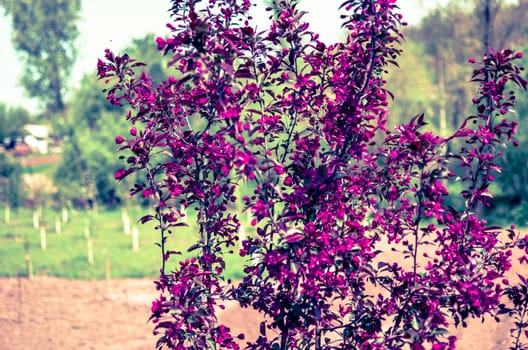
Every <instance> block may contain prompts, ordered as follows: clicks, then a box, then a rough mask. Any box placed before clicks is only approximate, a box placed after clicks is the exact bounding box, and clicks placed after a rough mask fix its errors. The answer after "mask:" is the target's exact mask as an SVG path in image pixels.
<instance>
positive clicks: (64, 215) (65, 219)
mask: <svg viewBox="0 0 528 350" xmlns="http://www.w3.org/2000/svg"><path fill="white" fill-rule="evenodd" d="M62 222H63V223H67V222H68V208H66V207H63V208H62Z"/></svg>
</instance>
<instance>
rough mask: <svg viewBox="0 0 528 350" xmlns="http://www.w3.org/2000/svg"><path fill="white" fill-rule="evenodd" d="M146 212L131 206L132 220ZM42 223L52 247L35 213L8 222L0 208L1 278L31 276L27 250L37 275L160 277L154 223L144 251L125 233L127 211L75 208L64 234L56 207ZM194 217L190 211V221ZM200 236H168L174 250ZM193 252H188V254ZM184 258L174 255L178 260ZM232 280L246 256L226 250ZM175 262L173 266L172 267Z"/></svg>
mask: <svg viewBox="0 0 528 350" xmlns="http://www.w3.org/2000/svg"><path fill="white" fill-rule="evenodd" d="M141 214H142V211H140V209H139V208H132V209H130V210H129V216H130V218H131V220H132V222H135V221H136V220H137V218H139V217H140V216H141ZM42 217H43V220H41V223H40V225H41V226H42V227H44V228H45V229H46V250H45V251H43V250H42V249H41V239H40V236H41V234H40V229H35V228H34V227H33V221H32V211H30V210H29V209H19V210H18V211H16V212H12V213H11V220H10V222H9V223H5V220H4V208H1V207H0V276H3V277H6V276H26V275H27V268H26V251H27V252H28V253H29V254H28V256H29V257H30V260H31V264H32V267H33V274H34V275H45V276H57V277H63V278H82V279H102V278H105V277H106V275H107V274H108V268H107V267H108V266H109V267H110V269H109V271H110V277H111V278H125V277H153V278H155V277H157V276H158V274H159V269H160V263H161V257H160V249H159V247H157V246H156V245H155V243H156V242H158V241H159V231H157V230H155V229H154V228H153V224H146V225H138V231H139V250H138V251H133V250H132V235H127V234H125V233H124V232H123V224H122V221H121V211H120V210H113V211H99V212H86V211H72V210H70V211H69V220H68V222H67V223H62V224H61V233H60V234H57V233H55V221H56V220H60V218H61V215H60V213H58V212H55V211H53V210H52V209H44V210H43V215H42ZM193 219H194V217H193V214H192V213H189V223H190V224H191V223H193V222H194V221H193ZM87 225H89V228H90V230H89V236H90V240H91V241H92V246H93V260H94V264H93V265H91V264H90V263H89V261H88V248H87V247H88V240H87V239H86V237H85V227H86V226H87ZM196 238H197V230H196V228H195V227H193V226H192V225H191V226H189V227H182V228H177V229H175V230H174V233H173V234H172V235H171V236H170V237H169V239H168V245H169V248H170V249H171V250H182V251H185V250H186V249H187V247H188V246H190V245H191V244H193V242H194V241H195V240H196ZM190 256H191V255H190V254H189V253H186V254H184V255H183V256H182V257H183V258H187V257H190ZM178 258H180V259H181V257H180V256H173V257H172V258H171V260H170V261H171V262H172V264H176V263H177V261H178ZM224 259H225V260H226V264H227V266H226V278H231V279H238V278H240V277H241V276H242V269H243V266H244V264H245V262H244V260H243V259H242V258H240V257H238V255H237V254H234V255H231V254H226V255H225V256H224ZM170 266H171V265H169V267H170Z"/></svg>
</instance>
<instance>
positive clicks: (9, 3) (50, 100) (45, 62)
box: [0, 0, 81, 117]
mask: <svg viewBox="0 0 528 350" xmlns="http://www.w3.org/2000/svg"><path fill="white" fill-rule="evenodd" d="M0 6H2V7H3V8H4V9H5V11H6V14H8V15H10V16H11V19H12V24H13V25H12V30H13V36H12V41H13V44H14V47H15V50H17V51H18V53H19V54H20V57H21V59H22V60H23V62H24V71H23V74H22V78H21V83H22V86H23V87H24V88H25V89H26V91H27V93H28V95H29V96H31V97H35V98H37V99H38V100H39V101H40V102H41V103H42V104H43V107H44V109H45V113H46V114H47V115H48V117H49V116H50V115H51V114H54V113H59V114H60V113H62V112H64V109H65V102H64V92H65V89H66V88H67V86H66V81H67V79H68V76H69V75H70V73H71V69H72V67H73V63H74V61H75V56H76V49H75V40H76V38H77V36H78V35H79V32H78V30H77V26H76V22H77V19H78V14H79V11H80V9H81V1H80V0H0Z"/></svg>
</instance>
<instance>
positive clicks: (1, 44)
mask: <svg viewBox="0 0 528 350" xmlns="http://www.w3.org/2000/svg"><path fill="white" fill-rule="evenodd" d="M254 2H257V1H254ZM329 2H333V3H335V5H334V6H330V5H328V3H329ZM438 2H443V0H437V1H432V0H399V6H400V8H401V9H402V13H403V15H404V19H405V20H406V21H407V22H409V23H411V24H415V23H418V22H419V20H420V18H421V17H422V16H423V15H424V14H425V13H426V10H427V9H430V8H433V7H434V6H435V5H436V4H437V3H438ZM340 3H341V1H340V0H330V1H329V0H303V1H302V3H301V5H302V8H303V9H305V10H307V11H308V12H310V14H309V15H308V16H307V17H306V18H307V20H308V22H309V23H310V25H311V29H312V30H313V31H315V32H318V33H320V35H321V37H322V39H323V40H328V41H330V40H335V38H336V37H337V34H338V32H339V26H340V21H339V17H338V16H337V15H336V13H337V7H338V6H339V4H340ZM82 6H83V8H82V11H81V20H80V21H79V24H78V25H79V32H80V36H79V38H78V41H77V48H78V57H77V61H76V64H75V66H74V69H73V76H72V87H75V86H76V85H77V82H78V81H79V80H80V78H81V77H82V76H83V75H84V74H86V73H92V72H95V67H96V63H97V58H98V57H101V56H103V54H104V50H105V49H106V48H110V49H111V50H114V51H119V50H121V49H123V48H124V47H126V46H128V45H129V44H130V42H131V40H132V39H133V38H139V37H143V36H144V35H145V34H147V33H155V34H156V35H164V34H167V33H168V30H167V29H166V27H165V24H166V23H167V22H169V20H170V18H169V13H168V11H167V10H168V9H169V7H170V1H169V0H150V1H148V2H146V1H144V0H83V3H82ZM256 13H257V14H256V15H255V17H256V21H257V22H258V21H259V20H263V18H267V15H266V14H265V13H264V12H256ZM10 28H11V21H10V19H9V18H7V17H5V16H3V10H2V9H0V66H1V67H2V70H3V72H2V78H1V79H0V102H4V103H6V104H7V105H9V106H17V105H19V106H24V107H26V108H28V109H29V110H30V112H33V111H34V110H35V108H36V106H37V104H36V101H34V100H31V99H28V98H27V97H26V95H25V92H24V90H23V89H22V88H21V87H19V86H18V81H19V78H20V76H21V72H22V66H21V64H20V62H19V59H18V57H17V53H16V52H15V51H14V49H13V46H12V44H11V29H10ZM153 45H155V44H154V43H153ZM94 79H95V75H94Z"/></svg>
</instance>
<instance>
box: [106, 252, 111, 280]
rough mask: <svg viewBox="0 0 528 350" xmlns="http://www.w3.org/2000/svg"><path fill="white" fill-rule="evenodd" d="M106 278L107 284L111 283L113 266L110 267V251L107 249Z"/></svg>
mask: <svg viewBox="0 0 528 350" xmlns="http://www.w3.org/2000/svg"><path fill="white" fill-rule="evenodd" d="M104 254H105V278H106V281H107V282H110V279H111V278H112V276H111V266H110V253H109V252H108V249H105V251H104Z"/></svg>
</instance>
